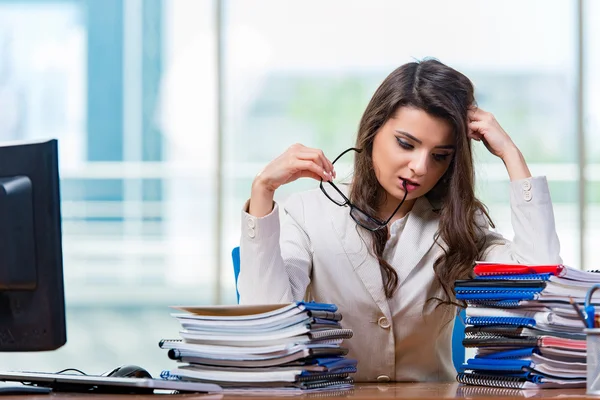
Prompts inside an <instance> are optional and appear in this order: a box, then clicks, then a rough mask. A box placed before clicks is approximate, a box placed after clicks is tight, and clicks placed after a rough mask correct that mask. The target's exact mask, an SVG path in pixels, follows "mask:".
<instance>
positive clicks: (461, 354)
mask: <svg viewBox="0 0 600 400" xmlns="http://www.w3.org/2000/svg"><path fill="white" fill-rule="evenodd" d="M231 260H232V261H233V276H234V277H235V294H236V296H237V302H238V303H239V302H240V293H239V292H238V290H237V282H238V275H239V274H240V248H239V247H234V248H233V250H232V251H231ZM464 318H465V310H462V311H461V312H460V314H459V315H458V316H457V317H456V321H454V331H453V332H452V362H453V363H454V368H456V370H457V371H459V372H460V371H461V370H462V368H463V366H462V365H463V363H464V362H465V347H464V346H463V343H462V341H463V339H464V337H465V323H464Z"/></svg>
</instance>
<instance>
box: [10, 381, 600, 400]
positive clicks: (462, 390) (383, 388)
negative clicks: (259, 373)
mask: <svg viewBox="0 0 600 400" xmlns="http://www.w3.org/2000/svg"><path fill="white" fill-rule="evenodd" d="M528 397H535V398H559V397H560V398H577V399H594V400H599V399H600V396H599V397H593V396H586V395H585V389H564V390H561V389H546V390H541V391H534V392H532V391H519V390H511V389H509V390H507V391H506V393H505V394H504V395H503V394H500V393H498V391H495V389H493V388H485V387H480V386H461V385H459V384H458V383H391V384H357V385H356V387H355V389H354V390H353V391H351V392H348V393H345V394H343V395H342V394H338V395H336V394H330V395H327V394H326V393H320V394H308V395H304V396H293V397H292V396H286V397H283V396H280V397H268V396H232V395H210V394H209V395H192V394H182V395H168V394H164V395H101V394H96V395H93V394H75V393H72V394H71V393H55V394H51V395H36V396H2V399H1V400H32V399H35V400H74V399H80V398H85V399H87V400H125V399H127V400H240V399H244V398H247V399H252V400H260V399H268V400H273V399H280V400H283V399H286V400H293V399H306V398H351V399H362V400H367V399H379V398H383V399H420V400H423V399H440V398H476V399H499V398H505V399H524V398H528Z"/></svg>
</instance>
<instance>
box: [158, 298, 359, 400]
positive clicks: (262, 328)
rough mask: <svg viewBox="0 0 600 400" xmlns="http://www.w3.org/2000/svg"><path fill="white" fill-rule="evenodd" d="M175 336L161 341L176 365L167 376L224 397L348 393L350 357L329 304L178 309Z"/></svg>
mask: <svg viewBox="0 0 600 400" xmlns="http://www.w3.org/2000/svg"><path fill="white" fill-rule="evenodd" d="M178 308H179V309H180V310H182V311H184V312H179V313H175V314H172V315H173V317H175V318H176V319H177V320H178V321H179V323H180V324H181V327H182V330H181V331H180V337H181V339H175V340H162V341H160V343H159V346H160V347H161V348H163V349H167V350H168V356H169V358H170V359H172V360H175V361H177V362H178V366H177V367H175V368H173V369H171V370H168V371H163V373H162V374H161V376H162V377H163V378H165V379H181V380H190V381H202V382H210V383H216V384H219V385H220V386H222V387H223V389H225V390H226V391H228V392H230V393H231V392H236V391H240V392H247V391H248V390H252V391H264V392H267V393H275V392H283V393H294V392H299V393H306V392H309V391H323V390H338V391H339V390H347V389H352V387H353V380H352V378H351V375H352V374H353V373H355V372H356V364H357V363H356V360H352V359H349V358H347V357H346V355H347V354H348V349H346V348H344V347H342V344H343V340H344V339H349V338H351V337H352V330H351V329H344V328H343V327H342V325H341V323H340V321H341V319H342V315H341V314H340V313H338V312H337V311H338V309H337V307H336V306H335V305H334V304H324V303H314V302H298V303H290V304H274V305H257V306H243V305H238V306H209V307H178Z"/></svg>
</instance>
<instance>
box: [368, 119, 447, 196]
mask: <svg viewBox="0 0 600 400" xmlns="http://www.w3.org/2000/svg"><path fill="white" fill-rule="evenodd" d="M455 149H456V147H455V144H454V138H453V135H452V127H451V126H450V124H449V123H448V122H446V121H445V120H443V119H440V118H437V117H434V116H431V115H429V114H427V113H426V112H425V111H423V110H420V109H417V108H413V107H401V108H399V109H398V110H397V111H396V113H395V114H394V116H393V117H392V118H390V119H389V120H388V121H387V122H386V123H385V124H384V125H383V126H382V127H381V129H379V131H378V132H377V133H376V134H375V138H374V141H373V167H374V168H375V175H376V176H377V180H378V181H379V184H380V185H381V186H382V187H383V188H384V189H385V190H386V192H388V194H390V195H391V196H393V197H395V198H396V199H398V200H402V198H403V197H404V188H403V186H402V182H403V181H406V184H407V185H406V188H407V191H408V195H407V196H406V200H413V199H416V198H418V197H421V196H423V195H424V194H426V193H427V192H429V191H430V190H431V189H432V188H433V187H434V186H435V184H436V183H437V182H438V181H439V180H440V178H441V177H442V176H443V175H444V173H445V172H446V170H447V169H448V166H449V165H450V161H451V160H452V156H453V155H454V151H455Z"/></svg>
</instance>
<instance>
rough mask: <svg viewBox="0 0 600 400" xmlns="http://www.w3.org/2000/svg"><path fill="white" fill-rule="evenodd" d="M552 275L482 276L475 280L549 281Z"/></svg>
mask: <svg viewBox="0 0 600 400" xmlns="http://www.w3.org/2000/svg"><path fill="white" fill-rule="evenodd" d="M551 276H552V274H523V275H517V274H511V275H482V276H477V277H475V280H476V281H477V280H486V281H491V280H499V281H529V280H532V281H540V280H541V281H548V280H550V277H551Z"/></svg>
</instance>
